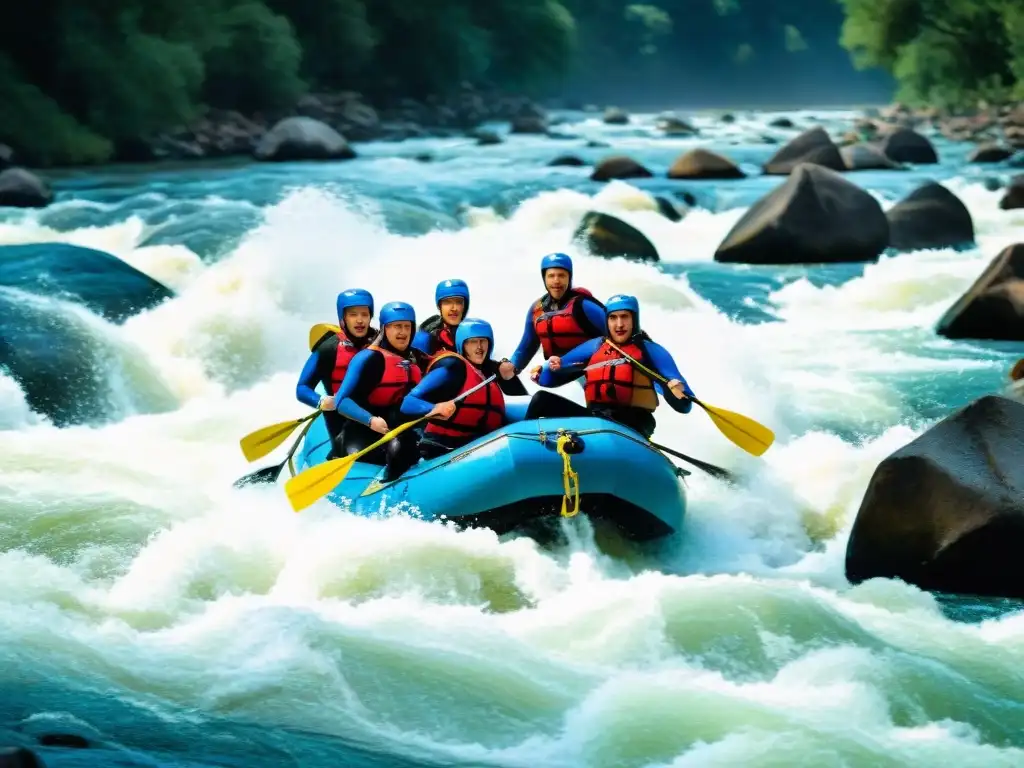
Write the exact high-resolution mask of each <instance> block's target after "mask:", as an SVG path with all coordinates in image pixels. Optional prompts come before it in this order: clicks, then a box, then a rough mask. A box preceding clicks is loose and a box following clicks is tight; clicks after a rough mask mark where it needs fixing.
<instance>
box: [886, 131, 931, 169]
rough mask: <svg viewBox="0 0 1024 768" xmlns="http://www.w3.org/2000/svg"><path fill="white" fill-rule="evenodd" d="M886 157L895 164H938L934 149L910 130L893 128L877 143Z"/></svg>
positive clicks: (920, 136) (926, 140) (923, 138)
mask: <svg viewBox="0 0 1024 768" xmlns="http://www.w3.org/2000/svg"><path fill="white" fill-rule="evenodd" d="M879 143H880V145H881V147H882V151H883V152H885V154H886V157H888V158H889V159H890V160H892V161H893V162H896V163H913V164H915V165H931V164H934V163H937V162H939V156H938V154H936V152H935V147H933V146H932V143H931V142H930V141H928V139H926V138H925V137H924V136H922V135H921V134H919V133H918V132H917V131H914V130H911V129H910V128H894V129H893V130H891V131H887V132H886V133H885V134H883V136H882V137H881V139H880V141H879Z"/></svg>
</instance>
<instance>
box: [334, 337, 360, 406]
mask: <svg viewBox="0 0 1024 768" xmlns="http://www.w3.org/2000/svg"><path fill="white" fill-rule="evenodd" d="M335 335H336V336H337V337H338V351H337V353H336V354H335V356H334V370H332V371H331V380H330V381H329V382H328V383H327V394H329V395H333V394H335V393H336V392H337V391H338V389H339V388H340V387H341V382H342V380H343V379H344V378H345V372H346V371H347V370H348V364H349V363H351V362H352V358H353V357H355V356H356V353H357V352H359V348H358V347H357V346H356V345H355V344H353V343H352V341H351V340H350V339H349V337H348V335H347V334H346V333H345V331H344V330H342V331H339V332H338V333H336V334H335Z"/></svg>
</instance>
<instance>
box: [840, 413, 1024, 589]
mask: <svg viewBox="0 0 1024 768" xmlns="http://www.w3.org/2000/svg"><path fill="white" fill-rule="evenodd" d="M1021 456H1024V404H1022V403H1019V402H1015V401H1014V400H1011V399H1009V398H1005V397H1000V396H996V395H988V396H985V397H982V398H980V399H978V400H976V401H974V402H972V403H971V404H969V405H968V406H966V407H965V408H962V409H960V410H959V411H957V412H955V413H953V414H951V415H950V416H947V417H946V418H945V419H943V420H942V421H940V422H939V423H938V424H935V425H934V426H932V427H931V428H929V429H928V430H927V431H926V432H925V433H924V434H922V435H921V436H920V437H918V438H917V439H916V440H914V441H913V442H911V443H909V444H908V445H906V446H904V447H903V448H901V449H900V450H898V451H896V452H895V453H893V454H892V455H891V456H889V457H888V458H886V459H885V460H884V461H882V463H881V464H879V465H878V467H877V468H876V469H875V472H874V475H873V476H872V478H871V481H870V483H869V484H868V488H867V491H866V492H865V494H864V499H863V500H862V502H861V505H860V509H859V510H858V512H857V518H856V520H855V521H854V524H853V530H852V531H851V533H850V539H849V542H848V544H847V548H846V577H847V578H848V579H849V580H850V581H851V582H854V583H859V582H861V581H864V580H866V579H870V578H876V577H882V578H898V579H902V580H903V581H906V582H907V583H910V584H914V585H916V586H918V587H920V588H921V589H926V590H937V591H942V592H949V593H955V594H971V595H984V596H1000V597H1012V598H1024V568H1021V567H1020V565H1019V563H1020V553H1021V552H1022V551H1024V461H1021Z"/></svg>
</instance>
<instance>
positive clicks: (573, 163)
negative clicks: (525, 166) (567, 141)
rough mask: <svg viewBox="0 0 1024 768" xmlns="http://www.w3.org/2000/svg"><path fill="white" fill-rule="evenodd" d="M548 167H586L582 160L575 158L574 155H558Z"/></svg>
mask: <svg viewBox="0 0 1024 768" xmlns="http://www.w3.org/2000/svg"><path fill="white" fill-rule="evenodd" d="M548 165H549V166H564V167H567V168H579V167H581V166H584V165H586V162H585V161H584V160H581V159H580V158H578V157H576V155H559V156H558V157H556V158H555V159H554V160H552V161H551V162H550V163H548Z"/></svg>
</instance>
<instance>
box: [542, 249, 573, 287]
mask: <svg viewBox="0 0 1024 768" xmlns="http://www.w3.org/2000/svg"><path fill="white" fill-rule="evenodd" d="M549 269H564V270H565V271H566V272H568V273H569V279H570V281H571V280H572V259H570V258H569V257H568V256H567V255H566V254H564V253H549V254H548V255H547V256H545V257H544V258H543V259H541V260H540V276H541V277H544V273H545V272H547V271H548V270H549Z"/></svg>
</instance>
